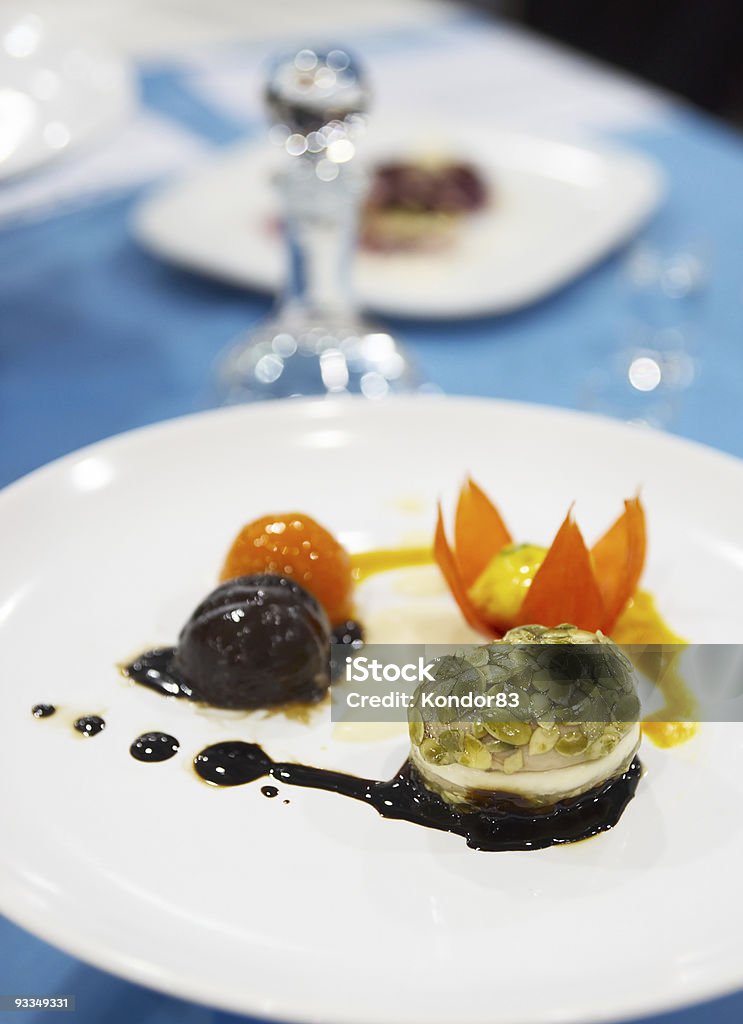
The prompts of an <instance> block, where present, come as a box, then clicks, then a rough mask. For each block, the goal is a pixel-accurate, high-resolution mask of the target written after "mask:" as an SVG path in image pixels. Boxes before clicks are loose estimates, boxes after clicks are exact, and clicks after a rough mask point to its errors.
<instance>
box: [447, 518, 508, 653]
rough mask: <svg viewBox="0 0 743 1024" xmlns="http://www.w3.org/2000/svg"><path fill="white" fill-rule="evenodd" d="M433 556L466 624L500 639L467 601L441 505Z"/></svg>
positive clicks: (468, 600)
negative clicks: (448, 538)
mask: <svg viewBox="0 0 743 1024" xmlns="http://www.w3.org/2000/svg"><path fill="white" fill-rule="evenodd" d="M433 554H434V557H435V559H436V561H437V562H438V565H439V568H440V569H441V571H442V573H443V574H444V579H445V580H446V582H447V584H448V585H449V590H451V592H452V595H453V597H454V600H455V601H456V602H457V604H458V605H459V607H460V609H461V611H462V614H463V615H464V617H465V619H466V620H467V622H468V623H469V624H470V626H472V628H473V629H476V630H477V631H478V632H479V633H484V634H485V636H490V637H500V636H501V635H502V634H501V633H500V632H499V631H498V630H497V629H494V628H493V627H492V626H490V625H489V624H488V623H487V622H486V621H485V620H484V619H483V618H481V616H480V613H479V612H478V610H477V608H475V606H474V604H473V603H472V601H470V599H469V595H468V594H467V588H466V586H465V584H464V582H463V580H462V577H461V576H460V573H459V568H458V566H457V563H456V559H455V558H454V554H453V553H452V550H451V548H450V547H449V542H448V540H447V539H446V530H445V529H444V517H443V515H442V514H441V505H439V514H438V518H437V520H436V535H435V537H434V541H433Z"/></svg>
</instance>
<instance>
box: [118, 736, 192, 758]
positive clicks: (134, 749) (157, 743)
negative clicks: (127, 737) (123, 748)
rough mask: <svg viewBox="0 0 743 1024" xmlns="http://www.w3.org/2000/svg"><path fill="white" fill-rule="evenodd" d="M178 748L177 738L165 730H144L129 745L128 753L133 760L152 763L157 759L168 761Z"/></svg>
mask: <svg viewBox="0 0 743 1024" xmlns="http://www.w3.org/2000/svg"><path fill="white" fill-rule="evenodd" d="M179 749H180V743H179V742H178V740H177V739H176V738H175V736H171V735H170V734H169V733H167V732H144V733H142V735H141V736H138V737H137V738H136V740H135V741H134V743H132V745H131V747H129V753H130V754H131V755H132V757H133V758H134V759H135V761H145V762H147V763H148V764H152V763H154V762H157V761H169V760H170V758H171V757H173V756H174V755H175V754H177V753H178V750H179Z"/></svg>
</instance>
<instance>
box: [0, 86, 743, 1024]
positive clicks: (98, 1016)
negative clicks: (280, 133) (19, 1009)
mask: <svg viewBox="0 0 743 1024" xmlns="http://www.w3.org/2000/svg"><path fill="white" fill-rule="evenodd" d="M142 95H143V99H144V102H145V103H146V104H147V105H148V106H149V107H151V108H153V109H155V110H157V111H158V112H159V113H161V114H165V115H167V116H168V117H170V118H172V119H173V120H175V121H178V122H180V123H182V124H184V125H186V126H187V127H188V128H189V129H190V130H191V131H192V132H194V133H197V134H199V135H200V136H201V137H203V138H204V139H205V140H206V141H208V142H209V143H211V144H214V145H215V146H216V145H222V144H226V143H229V142H232V141H234V140H235V139H237V138H238V137H241V136H242V135H244V133H245V125H238V124H234V123H232V122H231V121H230V120H229V119H228V118H227V117H225V116H224V115H222V114H220V113H219V112H217V111H216V110H213V109H210V108H209V107H207V106H206V105H205V103H204V101H203V99H200V98H198V97H197V96H196V95H195V94H194V93H193V92H192V91H191V90H190V89H189V79H188V75H187V74H184V73H183V72H182V71H181V70H179V68H178V67H177V66H172V67H170V68H167V69H163V68H159V69H150V70H144V71H143V72H142ZM623 141H626V142H628V143H630V144H632V145H633V146H635V147H636V148H638V149H640V150H643V151H645V152H646V153H648V154H651V155H652V156H654V157H656V158H657V160H658V161H659V162H660V163H661V164H662V165H663V167H664V168H665V170H666V172H667V174H668V177H669V181H670V191H669V196H668V200H667V202H666V203H665V205H664V207H663V209H662V211H661V212H660V213H659V214H658V215H657V217H656V220H655V222H654V224H653V225H651V227H650V228H649V232H650V234H651V235H652V234H653V233H654V232H661V233H665V232H668V231H670V232H672V233H676V234H680V235H681V236H683V235H684V234H685V233H688V235H689V237H693V236H695V234H699V233H700V232H701V233H702V234H703V239H704V243H705V245H706V247H707V251H708V254H709V260H710V276H709V283H708V286H707V289H706V294H705V299H704V305H703V309H702V312H701V319H700V323H699V334H700V339H699V348H698V355H699V372H698V373H697V376H696V378H695V380H694V383H693V385H692V386H691V387H690V388H689V390H688V391H687V392H686V393H685V396H684V401H683V404H682V407H681V410H680V413H679V416H678V418H677V419H676V420H675V421H674V423H673V425H672V426H673V429H674V430H675V431H676V432H678V433H680V434H682V435H684V436H686V437H690V438H694V439H696V440H698V441H702V442H704V443H706V444H709V445H713V446H715V447H718V448H721V449H724V450H726V451H728V452H732V453H734V454H737V455H743V432H742V431H741V422H742V416H741V405H740V399H741V391H742V389H743V141H742V140H741V139H740V138H739V137H738V136H737V135H735V134H734V133H733V132H732V131H730V130H728V129H726V128H724V127H722V126H719V125H717V124H715V123H714V122H713V121H711V120H710V119H708V118H706V117H703V116H701V115H698V114H696V113H693V112H691V111H689V110H685V109H683V108H673V109H672V110H671V111H670V112H669V114H668V116H667V117H665V118H664V119H663V120H662V121H661V122H660V123H659V124H656V125H654V127H653V128H652V129H648V130H646V131H643V132H634V133H631V134H627V135H625V136H624V137H623ZM140 197H141V191H140V190H135V191H133V192H129V193H127V194H123V195H122V194H118V195H117V196H115V197H109V198H107V199H103V200H100V199H99V200H98V201H92V202H90V203H89V204H88V205H87V206H83V207H81V208H78V209H76V210H74V211H72V212H66V213H60V214H58V215H55V216H52V217H49V218H47V219H44V220H40V221H37V222H28V223H23V224H15V225H10V226H5V227H4V228H2V229H0V266H1V267H2V274H0V308H1V309H2V327H1V334H0V437H1V438H2V444H1V445H0V485H1V484H5V483H8V482H10V481H12V480H14V479H15V478H17V477H19V476H21V475H22V474H24V473H26V472H28V471H29V470H32V469H34V468H35V467H37V466H39V465H41V464H43V463H45V462H47V461H49V460H50V459H52V458H55V457H56V456H59V455H62V454H64V453H65V452H69V451H71V450H73V449H75V448H77V447H79V446H81V445H84V444H88V443H90V442H93V441H96V440H98V439H100V438H103V437H106V436H108V435H111V434H114V433H117V432H119V431H122V430H126V429H128V428H131V427H135V426H139V425H142V424H146V423H151V422H154V421H156V420H161V419H164V418H168V417H172V416H177V415H180V414H183V413H187V412H190V411H193V410H195V409H197V408H200V407H203V406H204V405H205V404H207V403H208V387H207V384H208V381H209V375H210V371H211V368H212V365H213V362H214V359H215V357H216V356H217V354H218V353H219V352H220V350H221V349H222V348H223V346H224V345H225V344H226V343H227V342H228V341H229V340H230V339H232V338H233V337H234V336H235V335H236V334H237V333H238V332H240V331H241V330H242V329H244V328H245V326H246V325H248V324H249V323H250V322H251V321H253V320H255V319H256V318H258V317H259V316H260V315H262V314H263V313H264V312H265V311H266V310H267V309H268V306H269V301H268V299H267V298H266V297H264V296H259V295H255V294H250V293H246V292H242V291H239V290H236V289H233V288H230V287H227V286H224V285H221V284H219V283H215V282H211V281H207V280H204V279H201V278H199V277H197V276H195V275H191V274H189V273H186V272H183V271H179V270H176V269H173V268H171V267H169V266H166V265H165V264H163V263H161V262H159V261H158V260H156V259H154V258H153V257H152V256H150V255H148V254H147V253H145V252H143V251H142V250H141V249H140V248H139V247H138V245H137V244H136V243H135V242H134V240H133V239H132V237H131V234H130V230H129V227H128V218H129V214H130V212H131V209H132V207H133V205H134V204H135V203H136V202H137V201H138V199H139V198H140ZM618 258H619V257H618V256H614V257H612V258H609V259H607V260H605V261H604V262H602V263H601V264H600V265H599V266H598V267H596V268H595V269H593V270H592V271H591V272H590V273H588V274H586V275H584V276H583V277H581V278H580V280H578V281H576V282H575V283H573V284H571V285H570V286H569V287H567V288H565V289H563V290H562V291H560V292H559V293H558V294H556V295H554V296H551V297H549V298H547V299H545V300H544V301H542V302H540V303H538V304H536V305H534V306H531V307H530V308H528V309H525V310H522V311H520V312H517V313H513V314H511V315H508V316H505V317H498V318H482V319H476V320H471V321H465V322H457V323H426V322H423V321H420V322H416V321H411V320H407V321H404V322H403V321H401V322H391V326H392V328H393V329H394V331H396V332H397V333H398V334H399V335H400V336H401V337H402V338H403V339H404V340H405V341H406V342H407V343H408V344H409V346H410V348H411V349H412V351H413V352H414V353H415V355H416V356H417V358H418V359H419V360H420V363H421V365H422V367H423V370H424V372H425V373H426V375H427V376H428V377H429V378H430V380H431V381H433V382H434V383H436V384H438V385H439V386H440V387H441V388H442V389H443V390H444V391H447V392H451V393H460V394H478V395H490V396H503V397H508V398H515V399H523V400H527V401H534V402H542V403H547V404H554V405H563V406H575V405H576V404H577V402H578V391H579V381H580V379H581V376H582V374H583V373H584V372H585V370H586V369H588V368H590V367H591V366H594V365H597V364H599V363H600V362H601V361H602V359H603V358H604V357H605V355H606V350H607V348H608V347H609V346H610V345H611V344H612V341H611V338H612V332H613V330H614V325H615V323H616V321H617V319H618V318H619V317H620V316H621V315H622V303H623V302H625V301H626V299H625V298H624V297H623V296H622V294H621V287H620V286H619V274H618V272H617V266H618V264H617V260H618ZM731 941H734V939H733V934H732V933H731ZM0 949H1V950H2V957H1V958H0V994H10V993H17V994H22V993H37V994H48V995H51V994H55V993H57V994H74V995H75V996H76V998H77V1009H76V1013H75V1019H76V1020H77V1021H78V1022H79V1024H89V1022H98V1021H103V1020H105V1021H106V1022H107V1024H116V1022H119V1021H121V1022H122V1024H123V1022H126V1024H131V1022H133V1021H137V1022H140V1024H144V1022H147V1024H156V1022H162V1024H172V1022H174V1021H179V1022H182V1024H206V1022H207V1021H209V1022H211V1021H215V1022H216V1021H220V1022H222V1024H227V1022H229V1021H237V1020H244V1019H246V1018H238V1017H233V1016H231V1015H228V1014H223V1013H219V1012H216V1011H213V1010H209V1009H205V1008H202V1007H198V1006H194V1005H191V1004H188V1003H184V1002H180V1001H178V1000H176V999H171V998H168V997H166V996H162V995H159V994H156V993H153V992H150V991H148V990H146V989H143V988H141V987H139V986H136V985H132V984H130V983H128V982H125V981H122V980H119V979H117V978H113V977H110V976H108V975H107V974H105V973H103V972H101V971H98V970H96V969H94V968H92V967H88V966H87V965H85V964H83V963H80V962H79V961H77V960H74V959H72V958H71V957H69V956H67V955H65V954H63V953H61V952H59V951H57V950H56V949H53V948H52V947H51V946H48V945H46V944H45V943H43V942H41V941H39V940H38V939H36V938H34V937H32V936H31V935H29V934H27V933H26V932H24V931H23V930H21V929H20V928H18V927H16V926H15V925H13V924H11V923H10V922H8V921H0ZM628 983H630V982H629V980H628ZM3 1016H5V1015H3ZM742 1017H743V993H740V994H736V995H731V996H727V997H725V998H723V999H720V1000H716V1001H714V1002H709V1003H705V1004H704V1005H702V1006H698V1007H694V1008H690V1009H686V1010H683V1011H680V1012H677V1013H674V1014H668V1015H665V1016H663V1017H658V1018H655V1019H656V1020H658V1021H668V1022H669V1024H670V1022H673V1024H707V1022H709V1024H724V1022H728V1021H739V1020H740V1019H741V1018H742ZM42 1018H43V1019H44V1020H47V1019H48V1014H45V1013H42V1012H35V1011H32V1012H27V1013H25V1014H24V1017H23V1019H24V1020H26V1021H29V1022H32V1024H37V1022H40V1021H41V1020H42ZM380 1024H381V1022H380Z"/></svg>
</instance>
